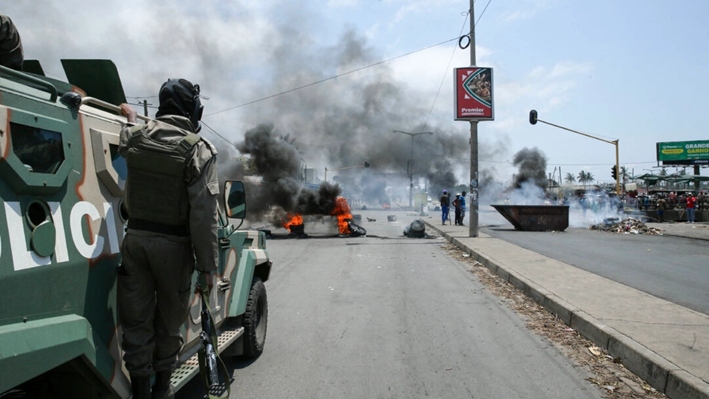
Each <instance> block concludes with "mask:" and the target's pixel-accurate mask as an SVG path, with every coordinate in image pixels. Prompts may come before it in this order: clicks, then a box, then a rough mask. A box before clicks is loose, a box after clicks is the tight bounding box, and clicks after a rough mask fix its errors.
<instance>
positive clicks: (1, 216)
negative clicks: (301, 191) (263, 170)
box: [0, 60, 271, 399]
mask: <svg viewBox="0 0 709 399" xmlns="http://www.w3.org/2000/svg"><path fill="white" fill-rule="evenodd" d="M62 65H63V67H64V70H65V72H66V75H67V78H68V79H67V80H68V82H63V81H59V80H56V79H51V78H48V77H46V76H44V75H43V73H42V68H41V66H40V65H39V63H38V62H36V61H25V65H24V72H20V71H16V70H13V69H9V68H5V67H2V66H0V398H3V399H5V398H33V399H34V398H128V397H129V396H130V382H129V379H128V375H127V373H126V370H125V368H124V366H123V363H122V360H121V357H122V353H121V349H120V348H121V346H120V340H121V335H122V333H121V326H120V324H119V323H118V318H117V312H116V271H117V267H118V266H119V265H120V262H121V256H120V251H119V248H120V244H121V240H122V238H123V235H124V234H125V225H126V222H127V220H128V218H129V215H128V214H127V213H126V212H125V207H124V205H123V194H124V192H123V190H124V183H125V178H126V166H125V160H124V159H123V158H122V157H121V156H119V155H118V151H117V150H118V139H119V130H120V127H121V123H122V122H125V119H124V117H123V116H121V115H120V112H119V108H118V107H117V104H120V103H122V102H125V95H124V93H123V89H122V85H121V82H120V79H119V77H118V73H117V70H116V67H115V66H114V64H113V63H112V62H111V61H107V60H62ZM222 189H223V192H222V193H223V196H224V198H221V206H220V215H219V220H220V222H219V228H218V229H219V231H218V236H219V244H220V254H219V269H218V281H217V283H216V284H215V287H214V289H213V290H212V291H211V293H210V296H209V302H210V303H211V310H212V312H211V313H212V316H213V320H214V322H215V325H216V327H217V330H218V331H217V332H218V342H219V345H218V346H219V352H220V353H222V356H236V355H244V356H248V357H256V356H258V355H259V354H260V353H261V351H262V350H263V345H264V342H265V337H266V319H267V297H266V289H265V287H264V282H265V281H266V280H268V278H269V273H270V270H271V262H270V260H269V258H268V254H267V252H266V238H265V234H264V233H262V232H258V231H253V230H238V228H237V227H235V226H234V225H233V224H231V223H230V220H231V221H237V222H238V221H239V219H241V220H242V221H243V218H244V215H245V198H246V196H245V193H244V186H243V183H241V182H238V181H229V182H227V183H226V185H225V187H222ZM194 280H195V282H196V281H197V276H196V275H195V276H194ZM200 310H201V302H200V298H199V296H197V295H195V296H193V298H192V300H191V309H190V315H189V317H188V319H187V320H185V323H184V326H183V330H182V334H183V337H184V338H185V345H184V348H183V351H182V353H181V354H180V360H179V364H178V369H177V370H176V371H175V372H174V373H173V376H172V384H173V385H174V386H175V387H176V388H177V389H178V390H179V389H180V388H182V387H184V385H185V384H186V383H187V381H188V380H189V379H190V378H192V377H193V376H195V375H197V374H198V373H199V366H198V361H197V357H198V356H197V352H198V350H199V348H200V345H201V343H200V339H199V337H200V332H201V327H200Z"/></svg>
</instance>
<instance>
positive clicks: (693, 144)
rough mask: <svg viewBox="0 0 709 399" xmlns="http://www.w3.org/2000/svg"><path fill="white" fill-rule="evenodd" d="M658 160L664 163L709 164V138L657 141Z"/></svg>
mask: <svg viewBox="0 0 709 399" xmlns="http://www.w3.org/2000/svg"><path fill="white" fill-rule="evenodd" d="M657 161H658V162H662V163H663V165H703V164H709V140H697V141H673V142H667V143H657Z"/></svg>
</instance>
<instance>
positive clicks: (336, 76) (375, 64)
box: [204, 37, 459, 117]
mask: <svg viewBox="0 0 709 399" xmlns="http://www.w3.org/2000/svg"><path fill="white" fill-rule="evenodd" d="M458 39H459V38H458V37H456V38H453V39H449V40H446V41H443V42H440V43H438V44H433V45H430V46H427V47H423V48H420V49H418V50H414V51H410V52H408V53H405V54H401V55H397V56H396V57H392V58H388V59H386V60H383V61H378V62H375V63H374V64H369V65H366V66H363V67H360V68H356V69H353V70H351V71H347V72H343V73H341V74H338V75H334V76H330V77H328V78H325V79H321V80H317V81H315V82H311V83H308V84H305V85H302V86H298V87H294V88H292V89H289V90H285V91H282V92H279V93H276V94H272V95H270V96H266V97H262V98H259V99H256V100H253V101H249V102H247V103H243V104H239V105H235V106H233V107H229V108H225V109H223V110H220V111H216V112H212V113H210V114H207V115H205V116H204V117H207V116H212V115H216V114H219V113H222V112H226V111H231V110H234V109H237V108H241V107H245V106H247V105H251V104H255V103H258V102H261V101H265V100H269V99H271V98H275V97H279V96H282V95H284V94H288V93H292V92H294V91H298V90H301V89H305V88H308V87H311V86H315V85H318V84H320V83H324V82H327V81H330V80H334V79H337V78H339V77H342V76H347V75H351V74H353V73H355V72H360V71H363V70H365V69H368V68H372V67H375V66H378V65H382V64H386V63H388V62H391V61H394V60H398V59H399V58H404V57H408V56H409V55H412V54H416V53H419V52H421V51H425V50H428V49H432V48H434V47H438V46H442V45H444V44H446V43H450V42H452V41H454V40H458Z"/></svg>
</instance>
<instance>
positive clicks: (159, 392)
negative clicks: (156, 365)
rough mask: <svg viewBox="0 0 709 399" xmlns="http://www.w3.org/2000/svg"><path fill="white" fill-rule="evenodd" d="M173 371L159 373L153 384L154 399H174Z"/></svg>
mask: <svg viewBox="0 0 709 399" xmlns="http://www.w3.org/2000/svg"><path fill="white" fill-rule="evenodd" d="M171 375H172V372H171V371H158V372H157V374H155V384H153V399H174V398H175V389H174V388H173V387H172V385H170V376H171Z"/></svg>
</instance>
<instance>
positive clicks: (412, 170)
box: [393, 130, 433, 208]
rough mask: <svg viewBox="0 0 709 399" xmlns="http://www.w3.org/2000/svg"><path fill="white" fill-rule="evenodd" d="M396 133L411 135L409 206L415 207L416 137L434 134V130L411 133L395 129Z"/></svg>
mask: <svg viewBox="0 0 709 399" xmlns="http://www.w3.org/2000/svg"><path fill="white" fill-rule="evenodd" d="M393 132H394V133H402V134H407V135H409V136H411V158H409V208H411V207H413V206H414V204H413V193H414V137H416V136H420V135H422V134H433V132H419V133H409V132H403V131H401V130H393Z"/></svg>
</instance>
